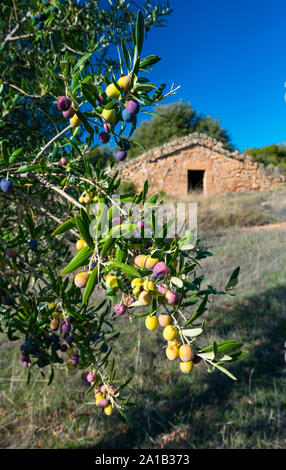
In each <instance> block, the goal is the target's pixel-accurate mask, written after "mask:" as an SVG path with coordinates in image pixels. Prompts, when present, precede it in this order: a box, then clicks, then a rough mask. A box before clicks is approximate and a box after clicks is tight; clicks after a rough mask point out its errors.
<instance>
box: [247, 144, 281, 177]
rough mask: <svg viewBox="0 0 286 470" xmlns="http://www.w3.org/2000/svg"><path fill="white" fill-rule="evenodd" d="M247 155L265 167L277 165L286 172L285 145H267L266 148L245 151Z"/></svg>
mask: <svg viewBox="0 0 286 470" xmlns="http://www.w3.org/2000/svg"><path fill="white" fill-rule="evenodd" d="M244 153H245V154H246V155H250V156H252V158H253V160H254V161H255V162H259V163H263V164H264V165H275V166H278V167H279V168H281V170H284V171H286V146H285V145H282V144H281V145H275V144H272V145H267V146H266V147H261V148H253V149H246V150H244Z"/></svg>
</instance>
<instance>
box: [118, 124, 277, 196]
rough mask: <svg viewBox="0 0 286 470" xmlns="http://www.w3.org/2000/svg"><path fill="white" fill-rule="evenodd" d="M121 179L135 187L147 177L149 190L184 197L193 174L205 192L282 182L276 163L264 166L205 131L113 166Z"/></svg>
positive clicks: (218, 191) (190, 188)
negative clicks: (225, 145) (199, 178)
mask: <svg viewBox="0 0 286 470" xmlns="http://www.w3.org/2000/svg"><path fill="white" fill-rule="evenodd" d="M116 169H117V170H119V176H120V177H121V179H122V181H133V182H134V183H135V184H136V186H137V189H138V191H140V190H141V189H142V187H143V184H144V181H145V180H146V179H148V182H149V191H150V194H153V193H157V192H159V191H164V192H165V193H166V194H168V195H172V196H177V197H184V196H186V195H187V194H188V192H189V191H192V189H193V186H192V184H193V178H198V175H199V177H201V178H202V181H201V186H202V190H203V191H204V194H205V195H209V194H223V193H226V192H229V191H231V192H243V191H250V190H261V189H269V188H272V187H274V186H277V185H280V184H281V183H284V182H285V176H284V175H283V174H282V173H281V172H280V171H279V169H278V168H277V167H274V166H272V165H269V166H264V165H263V164H261V163H256V162H254V161H252V159H251V157H249V156H247V155H244V154H240V153H239V152H237V151H235V152H229V151H228V150H225V149H224V148H223V146H222V144H221V142H217V141H216V140H213V139H211V138H210V137H208V136H207V135H206V134H199V133H193V134H190V135H189V136H186V137H183V138H181V139H176V140H174V141H172V142H168V143H167V144H164V145H163V146H162V147H159V148H154V149H151V150H149V151H148V152H145V153H144V154H142V155H141V156H140V157H138V158H135V159H133V160H130V161H127V162H121V163H120V164H119V165H117V166H116Z"/></svg>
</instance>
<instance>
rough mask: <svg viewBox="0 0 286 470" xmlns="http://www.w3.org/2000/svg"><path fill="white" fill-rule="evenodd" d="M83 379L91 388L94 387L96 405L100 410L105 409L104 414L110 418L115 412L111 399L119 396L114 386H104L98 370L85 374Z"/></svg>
mask: <svg viewBox="0 0 286 470" xmlns="http://www.w3.org/2000/svg"><path fill="white" fill-rule="evenodd" d="M82 379H83V381H84V382H85V383H87V385H88V386H89V387H92V386H94V388H93V393H94V398H95V405H96V406H97V407H99V408H103V411H104V413H105V414H106V415H107V416H110V415H111V414H112V412H113V407H112V403H111V397H116V396H117V393H116V390H115V387H114V386H113V385H106V384H103V383H102V380H101V378H100V376H99V374H98V372H97V371H96V370H92V371H90V372H84V373H83V374H82Z"/></svg>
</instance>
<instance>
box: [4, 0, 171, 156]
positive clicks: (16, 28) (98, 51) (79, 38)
mask: <svg viewBox="0 0 286 470" xmlns="http://www.w3.org/2000/svg"><path fill="white" fill-rule="evenodd" d="M152 3H153V4H152V5H151V4H150V2H148V1H144V2H142V11H143V14H144V17H145V20H144V25H145V29H144V31H142V32H143V34H144V35H146V34H148V31H149V30H150V29H151V28H153V27H154V26H155V27H156V26H160V27H161V26H164V25H165V24H166V18H167V16H168V15H169V14H170V13H171V9H170V8H169V6H168V2H160V1H158V2H152ZM39 14H40V15H42V16H43V15H44V16H43V18H42V19H41V20H39V19H38V18H37V15H39ZM136 16H137V6H136V1H133V0H131V1H129V2H127V1H120V2H106V7H105V8H104V9H103V8H102V5H101V2H100V1H99V0H92V1H91V0H89V1H86V2H84V4H79V3H77V2H76V1H73V0H64V1H47V2H43V1H40V0H13V1H11V0H2V1H1V2H0V63H1V73H0V78H1V80H0V85H1V84H2V85H3V94H2V97H1V92H0V116H2V120H1V121H0V136H2V137H4V136H5V137H6V138H8V139H10V138H13V140H14V142H16V141H17V142H18V143H19V145H25V146H29V148H30V149H33V147H34V146H35V145H37V144H38V143H39V141H42V140H43V138H44V137H45V136H51V135H53V133H54V132H55V129H62V128H63V126H64V119H63V118H62V116H61V114H60V113H58V114H56V115H55V113H54V112H53V102H54V100H55V97H56V96H60V95H63V94H64V93H65V84H64V82H63V81H62V80H60V79H59V77H58V75H57V74H56V73H55V72H54V67H55V64H56V63H58V61H59V58H60V57H64V55H65V54H66V53H68V54H69V58H68V61H67V62H66V61H65V60H64V61H63V63H62V67H63V70H64V71H65V73H68V72H69V71H70V70H71V69H72V67H73V64H74V63H76V64H77V69H76V68H75V69H74V72H76V70H77V73H78V72H79V71H80V70H81V69H82V68H84V69H85V70H86V71H87V70H88V71H89V72H90V73H91V74H94V72H95V71H96V73H97V75H98V76H99V77H101V76H103V75H104V74H105V73H109V74H112V73H115V72H116V73H118V72H119V65H118V61H117V59H116V58H115V57H114V47H116V46H118V45H120V44H121V42H122V41H123V43H126V44H127V45H128V46H130V45H131V42H132V41H131V37H130V28H131V27H134V26H135V24H136ZM8 18H9V21H8ZM127 25H128V27H127ZM77 79H78V75H76V74H75V75H74V76H73V84H72V87H71V88H72V90H73V92H74V91H75V90H76V86H77V83H76V82H77Z"/></svg>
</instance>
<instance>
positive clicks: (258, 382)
mask: <svg viewBox="0 0 286 470" xmlns="http://www.w3.org/2000/svg"><path fill="white" fill-rule="evenodd" d="M232 197H233V196H230V197H229V198H225V199H224V200H222V201H223V202H222V203H221V204H217V203H216V202H215V201H214V202H213V204H214V205H215V204H217V206H216V207H217V209H216V211H217V214H218V215H220V216H222V214H224V213H226V212H227V210H228V209H227V207H228V205H229V201H230V199H231V198H232ZM253 197H254V198H257V197H258V193H257V194H256V195H254V196H253ZM283 197H285V193H279V194H278V198H277V193H276V192H275V193H270V192H268V193H260V195H259V207H261V199H260V198H262V199H263V198H264V199H263V200H262V202H265V201H266V202H267V203H268V207H269V204H270V206H271V203H270V202H271V201H272V200H276V203H275V204H274V206H275V211H276V212H275V217H276V220H275V221H279V220H282V219H281V218H279V217H280V216H279V217H278V216H277V213H278V212H279V211H280V212H279V214H284V209H283V207H284V206H283V204H281V199H283ZM235 198H236V200H235V202H236V205H237V207H239V205H240V203H241V204H243V198H245V195H241V196H235ZM250 200H251V202H250ZM248 201H249V202H248V205H252V203H253V204H254V206H255V204H256V203H254V202H253V200H252V198H251V197H250V196H249V197H248ZM278 203H279V204H278ZM278 206H279V207H278ZM280 206H281V207H280ZM218 207H220V210H219V211H218ZM257 207H258V206H257ZM262 207H265V205H264V206H262ZM263 210H264V208H263ZM269 212H270V214H272V216H273V211H272V209H270V210H269ZM201 216H203V214H201V215H200V217H201ZM277 217H278V219H277ZM217 218H218V217H217ZM222 219H223V218H222V217H221V220H222ZM253 222H254V221H253ZM255 223H256V222H255ZM215 227H216V231H215V232H212V231H211V230H210V228H209V229H208V230H207V231H205V232H203V231H202V233H200V226H199V236H200V237H201V244H203V245H204V246H205V247H207V248H208V249H210V250H211V251H212V252H213V253H214V255H215V256H214V257H213V258H209V259H208V260H206V261H205V262H204V264H203V271H204V273H205V274H206V278H207V281H208V283H209V284H212V285H214V286H216V287H223V286H224V285H225V281H226V280H227V279H228V278H229V275H230V274H231V272H232V270H233V268H234V267H236V266H237V265H238V264H239V265H240V266H241V275H240V283H239V286H238V289H237V295H236V297H234V298H233V297H228V298H227V299H225V298H220V297H217V298H216V299H215V301H214V303H213V304H212V305H211V306H210V309H209V312H208V313H207V314H206V320H207V326H208V342H209V341H212V340H214V339H216V340H219V339H220V338H224V339H226V338H228V339H231V338H238V339H241V341H242V342H243V343H244V345H245V348H248V349H249V356H248V357H247V358H246V359H245V360H243V361H241V362H239V363H237V364H235V365H233V366H232V367H231V369H230V370H231V371H232V372H233V373H234V374H235V375H236V376H237V378H238V381H237V382H233V381H231V380H230V379H229V378H228V377H226V376H224V375H223V374H220V373H217V372H216V373H214V374H208V373H207V372H206V370H205V368H204V367H203V365H202V364H200V365H198V366H197V367H196V368H195V370H194V371H193V373H192V374H191V375H190V376H184V375H183V374H180V373H179V372H178V370H177V369H178V364H173V363H171V362H169V361H167V360H166V359H165V356H164V350H163V349H162V347H163V346H164V342H163V341H162V335H161V331H158V330H157V331H155V332H148V331H147V330H146V329H145V327H144V325H143V321H142V320H141V321H140V320H138V321H137V322H136V323H132V324H130V323H129V322H128V319H127V318H126V317H125V318H120V322H121V325H122V328H121V330H122V334H121V337H120V342H119V344H118V346H117V347H116V350H114V352H115V354H116V356H117V357H118V358H120V361H118V364H120V365H119V367H120V369H121V372H122V373H123V374H124V375H126V371H127V375H128V373H129V372H130V374H131V373H134V374H135V377H134V380H133V381H132V383H131V385H130V391H131V393H132V395H133V398H136V399H137V405H136V406H135V407H134V408H132V410H130V412H129V418H130V425H129V426H128V425H127V424H126V423H125V422H124V421H122V419H121V417H119V416H117V415H113V416H112V417H110V418H107V417H103V416H102V415H101V413H100V412H99V410H98V409H95V407H94V403H93V401H92V399H90V398H85V397H84V391H85V387H84V385H82V384H81V380H80V373H77V374H76V375H75V374H74V373H73V372H67V371H66V369H65V368H63V369H61V370H60V371H58V373H57V380H55V381H54V382H53V384H52V385H50V386H48V385H47V383H46V382H39V381H38V380H36V379H37V378H38V379H40V380H43V378H42V377H41V375H40V373H38V372H37V373H36V374H35V375H34V376H33V380H32V382H31V384H30V386H29V387H27V386H26V384H25V371H24V370H23V369H22V367H21V365H20V364H19V361H18V355H19V352H18V348H16V346H15V345H11V344H7V343H5V342H3V343H2V344H1V368H2V374H1V382H0V390H1V393H0V443H1V444H0V445H1V447H29V448H31V447H47V448H53V447H76V448H78V447H98V448H109V447H111V448H112V447H113V448H120V447H123V448H132V447H138V448H151V447H155V448H158V447H174V448H184V447H185V448H196V447H198V448H221V447H223V448H245V447H247V448H260V447H262V448H263V447H267V448H284V447H285V446H286V418H285V416H286V414H285V408H286V397H285V393H284V391H285V385H286V363H285V358H284V354H285V352H286V349H285V350H284V346H285V345H284V342H285V339H286V320H285V318H286V316H285V314H286V289H285V287H286V252H285V235H286V233H285V232H286V230H285V229H281V230H277V229H276V230H274V229H273V230H259V231H257V230H251V229H249V230H243V231H242V230H240V229H239V227H238V228H234V229H231V228H230V229H227V228H225V224H222V225H220V226H217V225H216V224H215ZM118 372H119V373H118V376H120V370H119V371H118Z"/></svg>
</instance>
